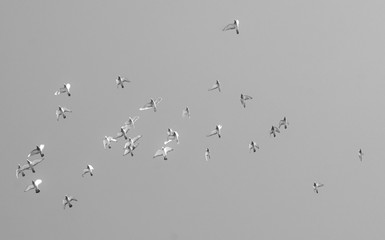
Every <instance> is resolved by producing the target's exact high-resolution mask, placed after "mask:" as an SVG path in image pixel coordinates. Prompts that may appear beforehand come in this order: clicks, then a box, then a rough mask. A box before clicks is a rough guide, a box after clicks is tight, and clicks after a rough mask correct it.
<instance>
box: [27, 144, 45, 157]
mask: <svg viewBox="0 0 385 240" xmlns="http://www.w3.org/2000/svg"><path fill="white" fill-rule="evenodd" d="M43 149H44V144H40V145H39V146H36V148H35V149H33V150H32V151H31V152H30V153H29V154H28V156H27V157H28V158H29V157H31V156H33V155H36V154H40V156H41V157H44V153H43Z"/></svg>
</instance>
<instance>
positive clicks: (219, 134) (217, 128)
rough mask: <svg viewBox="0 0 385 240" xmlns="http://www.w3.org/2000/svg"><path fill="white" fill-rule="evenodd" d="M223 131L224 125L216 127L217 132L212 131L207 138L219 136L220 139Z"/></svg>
mask: <svg viewBox="0 0 385 240" xmlns="http://www.w3.org/2000/svg"><path fill="white" fill-rule="evenodd" d="M221 129H222V125H217V126H215V130H213V131H211V133H210V134H208V135H207V137H211V136H213V135H216V134H218V137H219V138H220V137H221Z"/></svg>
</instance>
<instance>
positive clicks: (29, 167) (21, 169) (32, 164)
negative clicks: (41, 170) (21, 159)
mask: <svg viewBox="0 0 385 240" xmlns="http://www.w3.org/2000/svg"><path fill="white" fill-rule="evenodd" d="M43 160H44V158H41V159H36V160H33V161H30V160H28V159H27V164H25V165H23V166H20V164H18V166H17V169H16V178H19V175H20V174H21V176H23V177H25V173H24V171H27V170H31V171H32V172H33V173H35V168H34V167H35V166H36V165H37V164H39V163H41V162H42V161H43Z"/></svg>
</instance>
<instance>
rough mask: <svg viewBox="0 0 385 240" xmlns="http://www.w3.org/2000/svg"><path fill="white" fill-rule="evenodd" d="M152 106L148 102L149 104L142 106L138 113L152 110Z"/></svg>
mask: <svg viewBox="0 0 385 240" xmlns="http://www.w3.org/2000/svg"><path fill="white" fill-rule="evenodd" d="M153 107H154V106H152V104H151V103H150V102H149V103H146V105H144V106H143V107H141V108H139V110H140V111H143V110H148V109H151V108H153Z"/></svg>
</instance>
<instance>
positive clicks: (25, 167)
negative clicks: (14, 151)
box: [16, 164, 29, 178]
mask: <svg viewBox="0 0 385 240" xmlns="http://www.w3.org/2000/svg"><path fill="white" fill-rule="evenodd" d="M28 167H29V166H28V164H26V165H23V166H20V164H18V166H17V169H16V178H19V175H20V173H21V176H23V177H25V173H24V171H26V170H28V169H29V168H28Z"/></svg>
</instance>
